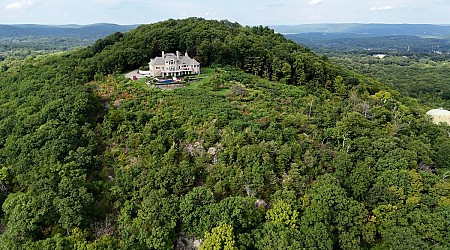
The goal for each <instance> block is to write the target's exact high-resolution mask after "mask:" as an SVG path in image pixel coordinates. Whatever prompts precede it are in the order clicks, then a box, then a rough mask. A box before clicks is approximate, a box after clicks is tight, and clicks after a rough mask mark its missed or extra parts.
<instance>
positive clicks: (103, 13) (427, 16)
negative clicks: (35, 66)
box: [0, 0, 450, 35]
mask: <svg viewBox="0 0 450 250" xmlns="http://www.w3.org/2000/svg"><path fill="white" fill-rule="evenodd" d="M448 13H450V1H448V0H427V1H423V0H373V1H359V0H284V1H281V0H271V1H269V0H260V1H250V0H227V1H213V0H210V1H208V0H191V1H182V0H172V1H160V0H78V1H72V0H60V1H54V0H6V1H2V2H1V4H0V23H1V24H91V23H117V24H144V23H153V22H157V21H161V20H166V19H169V18H174V19H180V18H187V17H191V16H197V17H203V18H206V19H219V20H221V19H227V20H230V21H232V22H235V21H236V22H239V23H241V24H244V25H260V24H261V25H277V24H287V25H289V24H306V23H308V24H309V23H429V24H448V23H450V20H449V17H448ZM0 35H1V34H0Z"/></svg>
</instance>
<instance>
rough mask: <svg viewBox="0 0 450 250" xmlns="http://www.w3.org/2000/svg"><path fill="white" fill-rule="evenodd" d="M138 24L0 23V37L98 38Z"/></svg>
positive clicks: (129, 28)
mask: <svg viewBox="0 0 450 250" xmlns="http://www.w3.org/2000/svg"><path fill="white" fill-rule="evenodd" d="M137 26H138V25H117V24H109V23H99V24H91V25H36V24H17V25H0V34H1V35H0V38H12V37H16V38H17V37H67V38H82V39H89V40H91V39H95V40H97V39H100V38H103V37H105V36H107V35H110V34H112V33H114V32H126V31H128V30H131V29H133V28H136V27H137Z"/></svg>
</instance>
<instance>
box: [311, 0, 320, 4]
mask: <svg viewBox="0 0 450 250" xmlns="http://www.w3.org/2000/svg"><path fill="white" fill-rule="evenodd" d="M321 2H322V0H310V1H309V3H308V4H309V5H317V4H319V3H321Z"/></svg>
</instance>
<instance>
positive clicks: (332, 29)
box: [271, 23, 450, 36]
mask: <svg viewBox="0 0 450 250" xmlns="http://www.w3.org/2000/svg"><path fill="white" fill-rule="evenodd" d="M271 28H272V29H274V30H275V31H277V32H279V33H283V34H289V33H290V34H299V33H350V34H360V35H367V36H389V35H412V36H449V35H450V25H437V24H358V23H343V24H339V23H331V24H301V25H274V26H271Z"/></svg>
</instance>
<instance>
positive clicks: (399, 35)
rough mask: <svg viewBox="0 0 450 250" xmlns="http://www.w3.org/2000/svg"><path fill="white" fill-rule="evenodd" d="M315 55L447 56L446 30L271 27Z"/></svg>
mask: <svg viewBox="0 0 450 250" xmlns="http://www.w3.org/2000/svg"><path fill="white" fill-rule="evenodd" d="M272 28H273V29H274V30H275V31H277V32H279V33H282V34H284V36H285V37H287V38H289V39H291V40H293V41H295V42H297V43H300V44H303V45H305V46H307V47H309V48H311V49H312V50H314V51H316V52H332V51H366V52H368V53H407V52H419V53H448V52H450V26H448V25H432V24H305V25H292V26H289V25H281V26H273V27H272Z"/></svg>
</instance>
